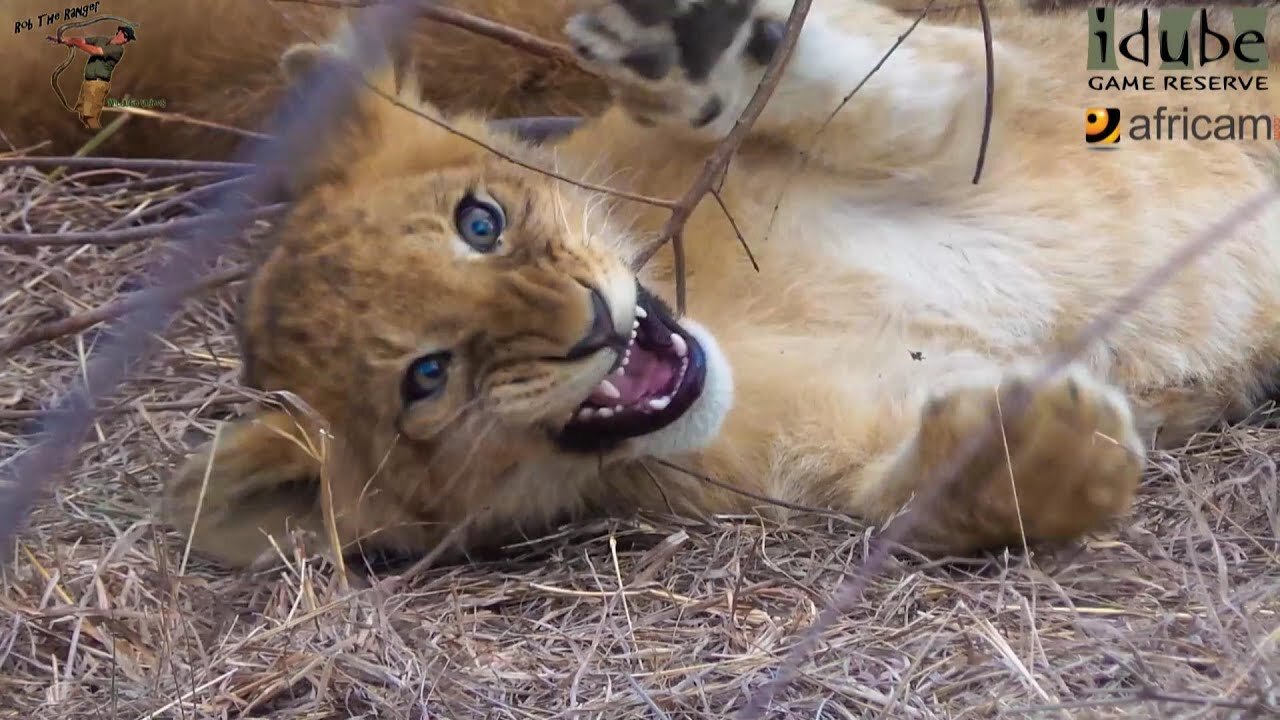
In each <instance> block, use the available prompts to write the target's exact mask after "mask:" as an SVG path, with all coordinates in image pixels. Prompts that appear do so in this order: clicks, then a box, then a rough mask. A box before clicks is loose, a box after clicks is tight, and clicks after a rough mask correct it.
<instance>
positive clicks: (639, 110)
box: [565, 0, 785, 136]
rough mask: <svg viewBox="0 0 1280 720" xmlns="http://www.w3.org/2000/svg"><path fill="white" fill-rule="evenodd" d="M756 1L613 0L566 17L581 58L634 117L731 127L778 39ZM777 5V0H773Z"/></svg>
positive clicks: (778, 31)
mask: <svg viewBox="0 0 1280 720" xmlns="http://www.w3.org/2000/svg"><path fill="white" fill-rule="evenodd" d="M767 4H770V3H764V2H758V1H757V0H613V1H611V2H606V3H604V4H603V5H601V6H599V7H597V8H596V9H595V10H591V11H588V12H583V13H579V14H578V15H575V16H573V17H572V18H570V20H569V22H568V24H567V26H566V28H565V31H566V33H567V34H568V35H569V37H570V39H571V40H572V44H573V48H574V50H575V52H576V53H577V54H578V56H579V57H580V58H581V59H582V60H583V61H584V63H586V64H587V65H589V66H591V67H592V68H594V69H596V70H597V71H599V72H601V73H602V74H603V75H604V76H605V77H606V78H608V79H609V80H610V81H611V82H612V84H613V88H614V94H615V96H616V97H617V99H618V101H619V103H620V104H621V105H622V107H623V108H625V109H626V110H627V112H628V113H629V114H630V115H631V117H632V118H633V119H635V120H636V122H639V123H641V124H644V125H651V126H652V125H665V126H673V127H677V128H682V129H692V130H698V131H701V132H702V133H704V134H708V135H712V136H718V135H721V134H724V133H726V132H728V130H729V128H731V127H732V126H733V123H734V122H735V121H736V120H737V117H738V115H739V114H740V113H741V110H742V108H743V107H744V106H745V105H746V103H747V102H748V101H749V100H750V98H751V94H752V93H753V92H754V91H755V88H756V85H757V84H758V83H759V80H760V77H761V76H762V75H763V72H764V68H765V66H767V65H768V63H769V60H770V59H772V57H773V54H774V52H775V51H776V50H777V48H778V45H779V44H780V42H781V40H782V34H783V27H784V24H785V14H784V15H780V16H779V15H772V14H769V13H768V12H767V11H766V10H764V9H762V7H761V6H763V5H767ZM773 4H776V3H773Z"/></svg>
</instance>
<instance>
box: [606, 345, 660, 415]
mask: <svg viewBox="0 0 1280 720" xmlns="http://www.w3.org/2000/svg"><path fill="white" fill-rule="evenodd" d="M674 377H675V368H673V367H671V365H670V363H667V362H664V361H663V360H662V358H660V357H658V356H657V355H654V354H653V353H651V352H649V351H648V350H645V349H644V348H642V347H640V346H639V345H632V346H631V361H630V362H628V363H627V366H626V368H625V369H624V370H623V374H622V375H610V376H609V377H608V378H607V379H608V380H609V382H610V383H611V384H612V385H613V386H614V387H615V388H617V389H618V392H619V393H621V395H622V397H616V398H611V397H608V396H607V395H605V394H604V393H602V392H600V390H599V389H597V390H595V391H593V392H592V393H591V397H590V398H588V400H589V401H590V402H591V403H592V404H593V405H603V406H605V407H612V406H614V405H635V404H636V403H638V402H640V401H641V400H644V399H646V398H650V397H659V396H661V395H664V394H665V393H666V390H667V387H668V386H670V385H671V379H672V378H674Z"/></svg>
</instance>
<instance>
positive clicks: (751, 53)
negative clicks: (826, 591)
mask: <svg viewBox="0 0 1280 720" xmlns="http://www.w3.org/2000/svg"><path fill="white" fill-rule="evenodd" d="M786 30H787V24H786V23H784V22H782V21H781V20H767V19H765V18H757V19H756V20H755V22H753V23H752V24H751V38H750V39H749V40H747V49H746V52H747V57H749V58H751V59H752V60H754V61H756V62H758V63H760V64H761V65H768V64H769V61H771V60H773V55H774V53H776V52H778V48H779V47H780V46H781V45H782V36H783V35H785V34H786Z"/></svg>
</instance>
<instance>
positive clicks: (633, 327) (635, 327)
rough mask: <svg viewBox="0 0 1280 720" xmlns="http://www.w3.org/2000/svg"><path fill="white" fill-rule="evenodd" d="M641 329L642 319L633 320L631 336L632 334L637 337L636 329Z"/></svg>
mask: <svg viewBox="0 0 1280 720" xmlns="http://www.w3.org/2000/svg"><path fill="white" fill-rule="evenodd" d="M639 329H640V321H639V320H632V321H631V336H632V337H635V335H636V333H635V331H636V330H639Z"/></svg>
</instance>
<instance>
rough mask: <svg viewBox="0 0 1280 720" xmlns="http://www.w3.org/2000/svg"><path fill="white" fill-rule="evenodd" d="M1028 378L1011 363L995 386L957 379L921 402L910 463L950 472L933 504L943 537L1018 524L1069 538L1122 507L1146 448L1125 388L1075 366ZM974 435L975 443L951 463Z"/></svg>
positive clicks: (982, 540) (1009, 533) (976, 541)
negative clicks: (959, 461)
mask: <svg viewBox="0 0 1280 720" xmlns="http://www.w3.org/2000/svg"><path fill="white" fill-rule="evenodd" d="M1034 380H1035V378H1034V377H1033V376H1032V374H1031V373H1030V372H1024V371H1016V372H1012V373H1009V374H1008V375H1006V376H1005V378H1004V379H1003V380H1002V381H1001V382H1000V384H999V386H998V387H990V386H978V387H972V386H970V387H963V388H958V389H955V390H951V391H949V392H947V393H946V394H944V395H942V396H940V397H937V398H935V399H933V400H932V401H931V402H930V403H929V404H928V405H927V406H926V407H925V409H924V411H923V417H922V418H921V428H920V434H919V436H918V441H917V443H916V446H915V450H916V453H917V460H918V461H921V462H920V463H919V465H917V467H920V466H923V467H924V468H926V469H928V470H930V471H933V472H935V473H938V472H939V471H940V474H939V475H938V477H942V478H947V479H951V480H952V484H951V485H950V486H949V487H948V488H947V489H946V490H944V491H943V492H942V495H941V496H940V497H939V498H938V502H937V503H936V505H934V506H933V507H932V509H931V514H932V515H933V517H931V519H930V524H933V525H936V527H935V528H934V529H935V530H936V531H938V532H939V533H941V534H942V535H943V536H945V535H947V534H950V535H951V539H952V540H953V541H956V542H962V543H966V544H969V545H971V546H982V545H991V544H998V543H1016V542H1019V541H1021V539H1022V538H1023V537H1024V533H1025V538H1026V539H1027V540H1062V539H1069V538H1073V537H1076V536H1078V535H1080V534H1082V533H1085V532H1088V531H1090V530H1093V529H1095V528H1097V527H1098V526H1100V525H1102V524H1103V523H1105V522H1107V521H1109V520H1111V519H1112V518H1114V517H1116V516H1117V515H1119V514H1121V513H1123V512H1124V511H1125V510H1127V509H1128V507H1129V504H1130V503H1131V501H1132V499H1133V495H1134V492H1135V491H1136V489H1137V486H1138V483H1139V481H1140V480H1141V477H1142V472H1143V469H1144V466H1145V453H1144V449H1143V445H1142V442H1141V440H1140V438H1139V436H1138V433H1137V428H1136V426H1135V424H1134V420H1133V416H1132V413H1131V411H1130V409H1129V404H1128V402H1127V400H1126V399H1125V397H1124V396H1123V395H1122V394H1121V393H1120V392H1119V391H1117V390H1116V389H1114V388H1112V387H1109V386H1107V385H1105V384H1103V383H1102V382H1100V381H1098V380H1096V379H1094V378H1093V377H1092V376H1091V375H1089V374H1088V373H1087V372H1086V371H1084V370H1083V369H1080V368H1070V369H1068V370H1067V371H1065V372H1063V373H1061V374H1059V375H1058V376H1056V377H1054V378H1052V379H1050V380H1048V381H1047V382H1043V381H1041V382H1040V384H1038V385H1033V382H1034ZM993 423H994V425H993ZM992 428H994V432H992ZM975 440H980V443H979V444H978V445H977V452H976V453H975V454H973V455H972V456H971V457H970V459H969V460H968V461H967V462H965V463H964V464H963V466H962V467H961V468H960V472H959V473H958V474H956V473H955V472H954V471H951V472H948V471H947V467H946V466H947V465H948V464H950V463H954V462H955V458H956V457H957V454H958V453H963V452H965V451H966V450H971V448H972V447H973V445H972V443H973V442H974V441H975ZM933 521H937V522H936V523H935V522H933Z"/></svg>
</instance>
